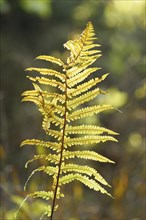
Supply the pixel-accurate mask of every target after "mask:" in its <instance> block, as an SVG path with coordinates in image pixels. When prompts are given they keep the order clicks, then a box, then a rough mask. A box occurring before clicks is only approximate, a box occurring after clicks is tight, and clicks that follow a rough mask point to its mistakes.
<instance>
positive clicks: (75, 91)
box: [68, 73, 109, 96]
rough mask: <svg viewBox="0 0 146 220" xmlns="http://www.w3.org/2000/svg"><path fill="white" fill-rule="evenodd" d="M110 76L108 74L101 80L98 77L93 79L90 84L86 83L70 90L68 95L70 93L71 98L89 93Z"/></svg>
mask: <svg viewBox="0 0 146 220" xmlns="http://www.w3.org/2000/svg"><path fill="white" fill-rule="evenodd" d="M108 75H109V74H108V73H107V74H104V75H103V76H102V77H101V78H98V77H97V78H95V79H91V80H89V81H88V82H85V83H83V84H81V85H79V86H77V88H75V89H70V90H69V92H68V93H69V95H70V96H77V95H80V94H81V93H83V92H86V91H88V90H89V89H91V88H92V87H93V86H95V85H96V84H97V83H99V82H101V81H102V80H104V79H105V78H106V77H107V76H108Z"/></svg>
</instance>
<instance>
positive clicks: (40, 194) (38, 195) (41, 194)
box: [29, 191, 54, 200]
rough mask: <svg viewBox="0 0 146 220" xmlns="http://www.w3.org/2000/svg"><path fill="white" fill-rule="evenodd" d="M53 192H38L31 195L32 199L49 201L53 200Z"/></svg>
mask: <svg viewBox="0 0 146 220" xmlns="http://www.w3.org/2000/svg"><path fill="white" fill-rule="evenodd" d="M53 195H54V194H53V191H48V192H46V191H36V192H34V193H31V194H29V196H30V197H32V198H42V199H45V200H49V199H50V198H53Z"/></svg>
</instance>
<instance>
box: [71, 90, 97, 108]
mask: <svg viewBox="0 0 146 220" xmlns="http://www.w3.org/2000/svg"><path fill="white" fill-rule="evenodd" d="M100 93H101V90H100V89H99V88H97V89H94V90H92V91H90V92H87V93H85V94H84V95H82V96H79V97H77V98H75V99H73V100H70V101H68V105H67V108H68V109H69V110H71V109H74V108H76V107H77V106H79V105H81V104H83V103H85V102H88V101H89V100H92V99H94V98H95V97H96V96H97V95H99V94H100Z"/></svg>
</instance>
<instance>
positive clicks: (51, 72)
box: [26, 67, 65, 82]
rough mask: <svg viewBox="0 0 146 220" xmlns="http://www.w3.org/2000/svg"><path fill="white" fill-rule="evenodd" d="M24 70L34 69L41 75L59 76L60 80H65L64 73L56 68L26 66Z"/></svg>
mask: <svg viewBox="0 0 146 220" xmlns="http://www.w3.org/2000/svg"><path fill="white" fill-rule="evenodd" d="M26 71H36V72H39V73H40V74H41V75H48V76H55V77H57V78H59V79H60V80H61V81H62V82H64V81H65V75H64V74H62V73H60V72H58V71H56V70H52V69H47V68H35V67H30V68H27V69H26Z"/></svg>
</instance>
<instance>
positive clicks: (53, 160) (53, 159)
mask: <svg viewBox="0 0 146 220" xmlns="http://www.w3.org/2000/svg"><path fill="white" fill-rule="evenodd" d="M40 159H43V160H47V161H50V162H51V163H54V164H58V163H59V156H58V155H55V154H54V155H53V154H48V155H45V154H40V155H34V157H33V158H32V159H31V160H28V161H27V163H26V164H25V168H27V166H28V164H29V163H32V162H33V161H35V160H40Z"/></svg>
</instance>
